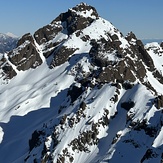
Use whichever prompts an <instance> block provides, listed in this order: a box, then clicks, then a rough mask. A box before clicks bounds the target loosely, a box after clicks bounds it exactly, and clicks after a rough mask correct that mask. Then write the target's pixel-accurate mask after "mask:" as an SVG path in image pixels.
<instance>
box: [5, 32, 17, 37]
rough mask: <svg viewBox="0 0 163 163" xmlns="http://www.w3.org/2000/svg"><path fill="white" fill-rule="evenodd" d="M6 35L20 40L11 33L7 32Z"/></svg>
mask: <svg viewBox="0 0 163 163" xmlns="http://www.w3.org/2000/svg"><path fill="white" fill-rule="evenodd" d="M6 35H7V36H9V37H13V38H18V36H16V35H14V34H13V33H11V32H7V33H6Z"/></svg>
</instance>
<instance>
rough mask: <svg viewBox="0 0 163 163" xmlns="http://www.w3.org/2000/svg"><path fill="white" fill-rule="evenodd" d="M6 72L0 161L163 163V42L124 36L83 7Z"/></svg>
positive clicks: (0, 62) (36, 40) (41, 32)
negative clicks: (9, 154) (149, 41)
mask: <svg viewBox="0 0 163 163" xmlns="http://www.w3.org/2000/svg"><path fill="white" fill-rule="evenodd" d="M0 67H1V70H0V79H1V87H2V88H1V93H0V98H1V99H2V101H3V100H5V98H6V97H7V95H10V97H9V101H8V102H6V103H5V105H3V103H0V106H1V108H2V109H1V112H2V116H0V118H1V120H0V121H1V123H0V126H2V127H1V128H2V130H0V133H1V139H2V140H1V146H0V155H3V156H2V158H0V162H4V160H6V163H7V162H14V161H15V162H27V163H31V162H35V163H39V162H42V163H45V162H54V163H67V162H68V163H69V162H70V163H71V162H72V163H98V162H101V163H103V162H111V163H116V162H119V161H120V160H121V161H122V162H134V163H138V162H142V163H143V162H144V163H145V162H163V141H162V139H163V127H162V125H163V111H162V110H163V74H162V73H163V43H161V44H158V43H150V44H147V45H145V46H144V45H143V43H142V42H141V41H140V40H139V39H138V38H137V37H136V36H135V34H134V33H133V32H130V33H129V34H128V35H127V36H123V34H122V33H121V32H120V31H119V30H118V29H117V28H116V27H114V26H113V25H112V24H111V23H110V22H109V21H107V20H105V19H103V18H101V17H100V16H99V14H98V13H97V11H96V9H95V8H94V7H92V6H90V5H87V4H85V3H80V4H79V5H77V6H75V7H73V8H70V9H68V11H67V12H65V13H61V14H60V15H59V16H58V17H57V18H55V19H54V20H53V21H52V22H51V23H50V24H48V25H46V26H44V27H42V28H40V29H38V30H37V31H36V32H35V33H34V35H31V34H30V33H28V34H25V35H24V36H23V37H22V38H20V39H19V40H18V42H17V47H16V48H14V49H13V50H11V51H10V52H8V53H5V54H1V57H0ZM6 81H7V82H6ZM18 88H21V89H18ZM4 115H5V116H4ZM1 124H2V125H1ZM11 126H14V127H15V131H16V132H13V134H10V132H9V131H10V130H9V129H11ZM1 128H0V129H1ZM3 135H4V136H3ZM24 135H25V136H24ZM13 138H14V140H13ZM17 142H21V143H17ZM22 144H23V145H22ZM11 146H14V147H15V148H16V149H17V150H16V151H15V150H14V149H13V148H11ZM6 149H9V151H7V150H6ZM4 151H5V152H4ZM9 152H11V153H12V155H11V157H8V153H9ZM0 157H1V156H0Z"/></svg>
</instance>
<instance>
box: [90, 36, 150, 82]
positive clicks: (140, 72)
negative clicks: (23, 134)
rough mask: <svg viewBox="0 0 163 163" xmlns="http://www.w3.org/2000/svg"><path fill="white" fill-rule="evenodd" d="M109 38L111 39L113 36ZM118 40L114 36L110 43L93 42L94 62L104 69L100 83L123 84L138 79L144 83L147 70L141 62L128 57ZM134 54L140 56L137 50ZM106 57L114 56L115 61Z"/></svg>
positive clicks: (103, 40) (91, 52)
mask: <svg viewBox="0 0 163 163" xmlns="http://www.w3.org/2000/svg"><path fill="white" fill-rule="evenodd" d="M109 37H110V38H111V36H109ZM130 39H131V38H130ZM118 40H119V39H118V36H117V35H113V36H112V38H111V40H110V41H106V40H105V39H100V40H99V41H95V40H92V42H91V45H92V48H91V50H90V52H89V54H90V57H91V58H92V62H93V63H94V64H95V65H97V66H99V67H103V69H101V70H100V72H99V75H98V80H99V81H100V82H115V81H119V82H121V83H123V81H130V82H134V81H135V80H136V77H137V78H139V79H140V80H141V81H143V78H144V77H145V75H146V70H145V67H144V65H143V64H142V62H141V60H132V59H131V58H130V57H128V56H126V51H124V50H123V49H122V48H120V47H119V46H120V44H121V42H120V41H118ZM117 43H118V44H117ZM118 47H119V48H118ZM134 48H135V47H134ZM133 53H134V55H137V54H139V51H138V49H137V48H135V50H134V51H133ZM146 53H147V52H146ZM129 54H130V55H131V56H132V54H131V49H129ZM106 55H112V56H113V57H114V60H109V59H107V58H106ZM139 55H140V54H139Z"/></svg>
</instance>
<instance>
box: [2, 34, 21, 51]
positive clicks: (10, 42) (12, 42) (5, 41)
mask: <svg viewBox="0 0 163 163" xmlns="http://www.w3.org/2000/svg"><path fill="white" fill-rule="evenodd" d="M17 41H18V37H17V36H15V35H14V34H12V33H9V32H8V33H7V34H2V33H0V53H4V52H7V51H10V50H12V49H14V48H15V47H16V43H17Z"/></svg>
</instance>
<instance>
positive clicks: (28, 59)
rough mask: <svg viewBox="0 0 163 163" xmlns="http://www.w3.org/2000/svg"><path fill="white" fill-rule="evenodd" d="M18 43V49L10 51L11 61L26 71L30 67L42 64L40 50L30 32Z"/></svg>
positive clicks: (19, 68)
mask: <svg viewBox="0 0 163 163" xmlns="http://www.w3.org/2000/svg"><path fill="white" fill-rule="evenodd" d="M18 45H19V46H18V47H17V49H15V50H13V51H11V52H10V53H9V60H10V62H11V63H12V64H14V65H15V66H17V69H18V70H23V71H25V70H28V69H29V68H36V67H37V66H39V65H41V64H42V60H41V58H40V55H39V52H38V51H37V49H36V46H35V45H34V40H33V37H32V36H31V35H30V34H26V35H24V36H23V37H22V38H21V39H20V40H19V41H18Z"/></svg>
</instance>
